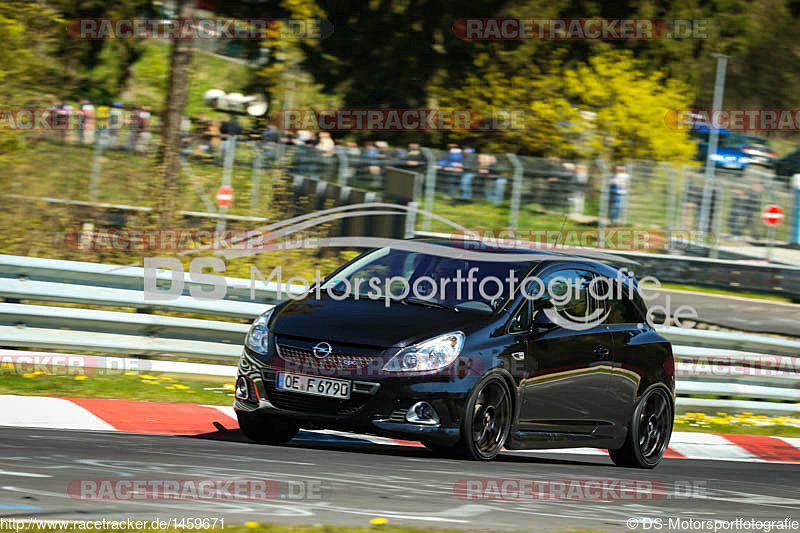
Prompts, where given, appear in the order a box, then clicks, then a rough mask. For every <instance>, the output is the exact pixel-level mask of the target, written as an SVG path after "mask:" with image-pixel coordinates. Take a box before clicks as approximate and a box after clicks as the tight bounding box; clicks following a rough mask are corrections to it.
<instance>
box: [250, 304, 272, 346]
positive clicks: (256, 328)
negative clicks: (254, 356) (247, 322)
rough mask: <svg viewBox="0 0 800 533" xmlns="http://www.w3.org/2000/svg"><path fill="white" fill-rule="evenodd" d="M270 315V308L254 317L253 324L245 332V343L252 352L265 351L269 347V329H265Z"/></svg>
mask: <svg viewBox="0 0 800 533" xmlns="http://www.w3.org/2000/svg"><path fill="white" fill-rule="evenodd" d="M271 316H272V309H270V310H269V311H267V312H266V313H264V314H263V315H261V316H260V317H258V318H256V319H255V320H254V321H253V325H252V326H250V331H248V332H247V337H246V338H245V341H244V342H245V344H246V345H247V347H248V348H250V349H251V350H253V351H254V352H259V353H267V350H268V349H269V330H268V329H267V322H269V317H271Z"/></svg>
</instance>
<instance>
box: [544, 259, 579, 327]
mask: <svg viewBox="0 0 800 533" xmlns="http://www.w3.org/2000/svg"><path fill="white" fill-rule="evenodd" d="M591 282H592V274H591V272H587V271H585V270H573V269H570V270H559V271H557V272H554V273H553V274H550V275H548V276H545V278H544V279H542V283H543V284H544V294H543V295H542V296H541V298H539V299H538V300H537V309H542V308H544V307H553V308H554V309H555V310H556V311H558V312H559V313H563V314H564V315H569V316H572V317H586V316H588V315H589V313H591V306H592V300H591V298H590V296H589V286H590V285H591Z"/></svg>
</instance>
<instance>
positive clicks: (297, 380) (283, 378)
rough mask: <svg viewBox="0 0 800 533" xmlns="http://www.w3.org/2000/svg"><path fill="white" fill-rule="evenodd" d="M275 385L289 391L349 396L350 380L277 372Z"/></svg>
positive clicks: (330, 396) (343, 398)
mask: <svg viewBox="0 0 800 533" xmlns="http://www.w3.org/2000/svg"><path fill="white" fill-rule="evenodd" d="M277 377H278V379H277V383H276V385H275V386H276V387H277V388H279V389H280V390H285V391H289V392H302V393H305V394H314V395H316V396H326V397H328V398H338V399H340V400H347V399H349V398H350V382H349V381H346V380H343V379H329V378H321V377H319V376H304V375H301V374H288V373H286V372H279V373H278V376H277Z"/></svg>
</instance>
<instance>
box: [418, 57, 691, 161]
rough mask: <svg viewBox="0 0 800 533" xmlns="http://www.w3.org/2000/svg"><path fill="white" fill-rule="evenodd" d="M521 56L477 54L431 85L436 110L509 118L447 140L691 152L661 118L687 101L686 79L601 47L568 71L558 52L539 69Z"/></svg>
mask: <svg viewBox="0 0 800 533" xmlns="http://www.w3.org/2000/svg"><path fill="white" fill-rule="evenodd" d="M520 55H521V54H520V52H519V51H518V52H514V53H505V54H497V55H496V56H495V57H494V58H491V57H490V56H489V54H488V53H484V54H481V55H479V56H478V57H477V58H476V60H475V63H474V65H473V69H471V70H470V71H469V72H468V73H467V74H466V76H465V77H464V79H463V80H462V83H461V85H460V86H459V87H453V88H451V87H446V86H433V88H432V90H433V92H434V94H436V95H437V97H438V98H437V99H438V102H439V104H440V105H442V106H443V107H448V108H455V109H473V110H477V111H479V112H481V113H485V114H489V115H495V114H497V113H498V112H500V111H507V112H509V113H510V114H511V116H512V120H511V122H510V124H507V125H505V126H503V125H502V124H501V126H503V127H501V128H500V129H498V130H496V131H492V132H491V134H488V135H487V133H486V132H484V131H462V132H454V133H453V134H451V135H450V137H449V138H450V139H457V140H460V141H462V142H464V143H467V144H470V145H474V146H476V147H478V148H480V149H482V150H486V151H492V152H516V153H521V154H533V155H557V156H564V157H582V158H586V157H606V158H610V159H615V160H621V159H635V158H642V159H657V160H665V161H671V160H675V161H682V160H687V159H689V158H690V157H691V155H692V153H693V150H694V148H693V145H692V143H691V142H690V141H689V139H688V137H687V135H686V132H685V131H681V130H677V129H674V128H670V127H668V126H667V125H666V124H665V120H664V119H665V116H666V113H667V112H668V111H669V110H672V109H687V108H688V107H689V106H690V104H691V101H692V97H691V92H690V90H689V88H688V86H686V84H684V83H681V82H679V81H676V80H665V79H664V78H665V77H664V75H663V74H662V73H660V72H653V73H648V72H647V67H646V64H645V63H644V62H643V61H639V60H636V59H634V58H633V54H632V53H631V52H628V51H614V50H610V51H607V52H600V53H598V54H597V55H595V56H593V57H591V58H590V59H589V61H588V62H586V63H583V62H581V63H578V64H577V65H575V66H574V67H572V68H567V67H565V66H564V61H563V58H562V55H563V54H559V53H557V54H556V55H554V56H553V57H552V59H551V60H550V62H549V63H548V64H545V65H544V66H542V67H540V66H537V65H536V64H534V63H532V62H525V61H524V60H523V58H521V57H520ZM581 112H589V113H590V114H587V113H581Z"/></svg>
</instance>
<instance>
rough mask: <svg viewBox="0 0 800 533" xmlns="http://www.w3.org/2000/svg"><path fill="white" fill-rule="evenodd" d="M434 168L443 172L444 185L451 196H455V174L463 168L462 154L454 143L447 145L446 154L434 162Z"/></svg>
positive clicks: (456, 179) (456, 182) (456, 184)
mask: <svg viewBox="0 0 800 533" xmlns="http://www.w3.org/2000/svg"><path fill="white" fill-rule="evenodd" d="M436 169H437V170H443V171H444V172H445V175H444V176H443V177H444V180H445V185H446V186H447V188H448V189H449V190H450V195H451V196H456V192H455V191H456V188H457V187H458V183H459V180H458V178H457V177H456V174H461V173H462V171H463V169H464V154H463V153H462V152H461V148H459V147H458V145H456V144H448V145H447V155H446V156H445V157H444V158H443V159H440V160H438V161H437V162H436Z"/></svg>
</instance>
